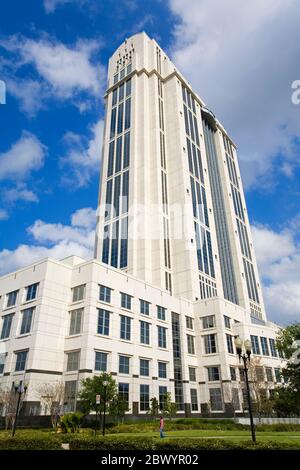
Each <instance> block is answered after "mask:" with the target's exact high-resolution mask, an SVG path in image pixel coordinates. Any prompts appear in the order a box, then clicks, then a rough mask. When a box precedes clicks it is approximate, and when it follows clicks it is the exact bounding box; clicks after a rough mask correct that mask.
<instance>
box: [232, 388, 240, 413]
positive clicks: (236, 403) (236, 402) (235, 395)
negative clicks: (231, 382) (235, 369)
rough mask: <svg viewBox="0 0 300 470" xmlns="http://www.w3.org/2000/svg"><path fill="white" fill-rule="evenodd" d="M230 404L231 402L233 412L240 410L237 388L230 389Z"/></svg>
mask: <svg viewBox="0 0 300 470" xmlns="http://www.w3.org/2000/svg"><path fill="white" fill-rule="evenodd" d="M232 402H233V408H234V410H240V409H241V403H240V396H239V389H238V388H233V389H232Z"/></svg>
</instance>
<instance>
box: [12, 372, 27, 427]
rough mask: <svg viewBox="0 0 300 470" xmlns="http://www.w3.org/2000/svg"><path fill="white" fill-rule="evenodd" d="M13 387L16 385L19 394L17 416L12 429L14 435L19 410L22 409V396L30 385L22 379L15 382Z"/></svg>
mask: <svg viewBox="0 0 300 470" xmlns="http://www.w3.org/2000/svg"><path fill="white" fill-rule="evenodd" d="M13 387H14V392H15V394H18V401H17V409H16V416H15V420H14V424H13V429H12V435H13V436H14V435H15V432H16V427H17V419H18V415H19V410H20V403H21V397H22V395H23V394H24V395H25V393H26V390H27V388H28V385H26V384H25V385H24V384H23V381H22V380H21V381H20V382H14V383H13Z"/></svg>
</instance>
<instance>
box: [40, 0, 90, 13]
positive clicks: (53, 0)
mask: <svg viewBox="0 0 300 470" xmlns="http://www.w3.org/2000/svg"><path fill="white" fill-rule="evenodd" d="M84 1H85V0H44V8H45V11H46V13H53V12H54V11H55V10H56V8H57V7H58V6H62V5H66V4H67V3H79V4H82V3H84Z"/></svg>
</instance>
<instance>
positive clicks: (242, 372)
mask: <svg viewBox="0 0 300 470" xmlns="http://www.w3.org/2000/svg"><path fill="white" fill-rule="evenodd" d="M239 372H240V381H241V382H245V380H246V378H245V371H244V369H242V368H241V367H239Z"/></svg>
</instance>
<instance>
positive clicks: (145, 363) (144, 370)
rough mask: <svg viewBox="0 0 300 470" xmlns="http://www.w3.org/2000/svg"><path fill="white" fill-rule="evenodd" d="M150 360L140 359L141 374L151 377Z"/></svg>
mask: <svg viewBox="0 0 300 470" xmlns="http://www.w3.org/2000/svg"><path fill="white" fill-rule="evenodd" d="M149 370H150V361H149V360H148V359H140V375H143V376H145V377H149Z"/></svg>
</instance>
